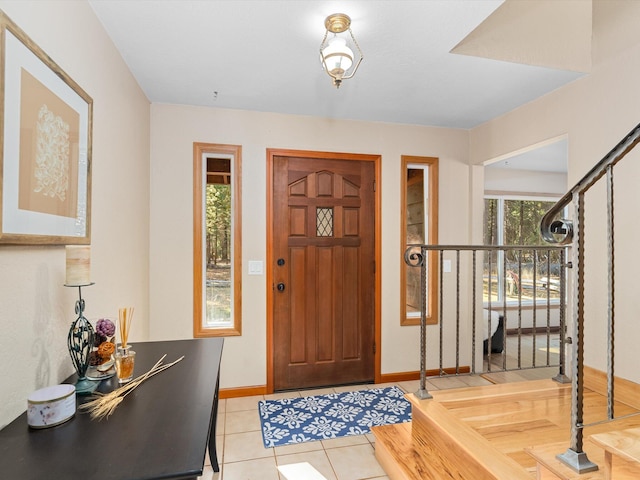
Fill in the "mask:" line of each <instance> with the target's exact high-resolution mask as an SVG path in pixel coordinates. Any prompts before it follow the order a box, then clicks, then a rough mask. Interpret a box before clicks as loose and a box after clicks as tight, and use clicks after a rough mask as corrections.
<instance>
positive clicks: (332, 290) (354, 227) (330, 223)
mask: <svg viewBox="0 0 640 480" xmlns="http://www.w3.org/2000/svg"><path fill="white" fill-rule="evenodd" d="M374 180H375V170H374V164H373V162H370V161H361V160H335V159H321V158H303V157H293V156H278V155H276V156H274V157H273V204H272V205H273V252H272V253H273V254H272V261H273V262H274V264H273V266H272V268H273V288H274V292H273V302H272V304H273V370H274V389H275V390H286V389H293V388H307V387H318V386H326V385H338V384H346V383H358V382H368V381H373V380H374V348H375V345H374V316H375V305H374V304H375V302H374V294H375V198H374V195H375V194H374V188H375V185H374Z"/></svg>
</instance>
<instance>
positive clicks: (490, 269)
mask: <svg viewBox="0 0 640 480" xmlns="http://www.w3.org/2000/svg"><path fill="white" fill-rule="evenodd" d="M488 264H489V290H488V291H489V302H488V304H487V307H488V312H487V317H488V319H487V325H488V332H487V371H488V372H489V373H491V312H493V310H492V309H491V297H492V293H491V284H492V283H493V275H492V273H491V272H492V268H493V267H492V265H493V250H489V263H488ZM482 315H483V317H484V312H483V313H482Z"/></svg>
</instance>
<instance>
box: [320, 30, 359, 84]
mask: <svg viewBox="0 0 640 480" xmlns="http://www.w3.org/2000/svg"><path fill="white" fill-rule="evenodd" d="M322 57H323V58H324V63H325V65H326V68H327V71H328V72H329V74H331V75H332V76H337V77H342V76H343V75H344V73H345V72H346V71H347V70H349V68H351V65H353V51H352V50H351V49H350V48H349V47H347V41H346V40H345V39H344V38H340V37H334V38H332V39H331V40H330V41H329V45H327V46H326V47H325V48H324V49H323V50H322Z"/></svg>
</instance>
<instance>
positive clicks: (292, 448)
mask: <svg viewBox="0 0 640 480" xmlns="http://www.w3.org/2000/svg"><path fill="white" fill-rule="evenodd" d="M323 448H324V447H323V445H322V442H302V443H294V444H291V445H284V446H282V447H275V454H276V456H279V455H291V454H294V453H303V452H312V451H314V450H322V449H323Z"/></svg>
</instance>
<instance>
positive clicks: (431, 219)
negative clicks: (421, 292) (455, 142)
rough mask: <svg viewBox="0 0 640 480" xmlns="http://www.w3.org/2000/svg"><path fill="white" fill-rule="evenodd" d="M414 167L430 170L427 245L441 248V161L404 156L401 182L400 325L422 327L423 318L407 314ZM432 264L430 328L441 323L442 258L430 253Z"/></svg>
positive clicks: (427, 317)
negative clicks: (407, 255) (411, 168)
mask: <svg viewBox="0 0 640 480" xmlns="http://www.w3.org/2000/svg"><path fill="white" fill-rule="evenodd" d="M410 165H421V166H423V167H426V169H428V172H429V178H428V181H427V182H426V185H425V187H428V189H429V194H428V196H427V199H428V203H427V206H426V210H427V211H428V222H427V225H428V235H427V236H428V238H427V239H426V242H425V243H426V244H429V245H437V244H438V183H439V180H438V179H439V176H438V158H437V157H418V156H412V155H402V156H401V171H400V172H401V174H400V178H401V182H400V205H401V212H400V235H401V238H400V245H401V249H402V251H401V256H400V258H401V260H400V325H401V326H407V325H420V316H419V315H418V316H415V315H409V314H408V312H407V268H417V267H409V266H408V265H407V264H406V263H405V261H404V253H405V250H406V249H407V169H408V168H409V166H410ZM427 262H428V266H429V268H428V270H427V271H428V278H427V291H428V297H427V315H426V320H427V324H429V325H434V324H437V323H438V283H437V282H438V271H439V265H438V258H437V252H436V251H435V250H434V251H430V252H429V253H428V256H427Z"/></svg>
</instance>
